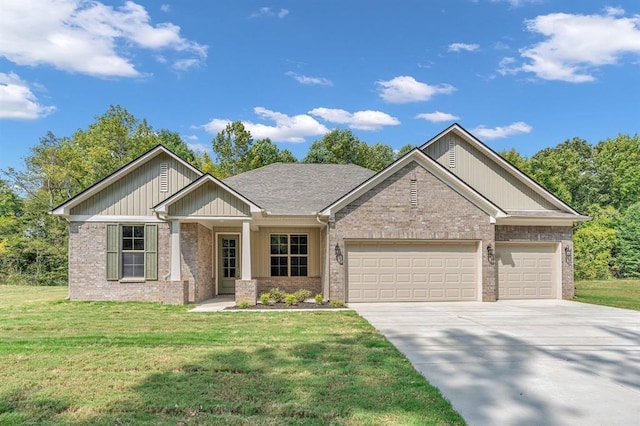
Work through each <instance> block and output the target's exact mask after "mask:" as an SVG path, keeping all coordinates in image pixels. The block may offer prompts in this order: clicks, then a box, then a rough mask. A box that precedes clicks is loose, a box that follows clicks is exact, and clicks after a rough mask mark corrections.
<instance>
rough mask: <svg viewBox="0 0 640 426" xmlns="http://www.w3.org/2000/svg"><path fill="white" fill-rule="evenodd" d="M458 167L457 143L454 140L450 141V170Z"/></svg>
mask: <svg viewBox="0 0 640 426" xmlns="http://www.w3.org/2000/svg"><path fill="white" fill-rule="evenodd" d="M455 166H456V142H455V141H454V140H453V139H449V168H451V169H453V168H454V167H455Z"/></svg>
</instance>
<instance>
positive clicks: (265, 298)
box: [260, 293, 271, 305]
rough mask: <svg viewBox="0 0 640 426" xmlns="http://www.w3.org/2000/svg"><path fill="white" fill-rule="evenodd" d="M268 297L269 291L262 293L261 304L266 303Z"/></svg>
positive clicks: (267, 302)
mask: <svg viewBox="0 0 640 426" xmlns="http://www.w3.org/2000/svg"><path fill="white" fill-rule="evenodd" d="M269 299H271V297H270V296H269V293H262V294H261V295H260V303H262V304H263V305H268V304H269Z"/></svg>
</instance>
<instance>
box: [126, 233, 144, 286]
mask: <svg viewBox="0 0 640 426" xmlns="http://www.w3.org/2000/svg"><path fill="white" fill-rule="evenodd" d="M133 277H135V278H140V277H142V278H144V225H123V226H122V278H133Z"/></svg>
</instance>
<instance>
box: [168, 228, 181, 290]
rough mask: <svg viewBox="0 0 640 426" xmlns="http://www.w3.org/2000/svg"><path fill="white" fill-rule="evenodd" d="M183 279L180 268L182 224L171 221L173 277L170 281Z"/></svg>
mask: <svg viewBox="0 0 640 426" xmlns="http://www.w3.org/2000/svg"><path fill="white" fill-rule="evenodd" d="M181 279H182V274H181V266H180V222H178V221H177V220H172V221H171V277H170V281H180V280H181Z"/></svg>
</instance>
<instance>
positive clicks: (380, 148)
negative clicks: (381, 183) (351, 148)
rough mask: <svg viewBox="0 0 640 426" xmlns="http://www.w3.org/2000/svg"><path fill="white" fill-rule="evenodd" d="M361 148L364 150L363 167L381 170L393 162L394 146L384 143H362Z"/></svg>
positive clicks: (362, 155) (362, 154)
mask: <svg viewBox="0 0 640 426" xmlns="http://www.w3.org/2000/svg"><path fill="white" fill-rule="evenodd" d="M360 149H361V150H362V151H363V152H362V153H361V154H360V155H361V157H360V158H361V159H362V160H361V161H362V164H359V165H360V166H362V167H366V168H367V169H370V170H375V171H376V172H379V171H380V170H382V169H384V168H385V167H387V166H388V165H389V164H391V163H393V148H391V147H390V146H389V145H385V144H383V143H377V144H375V145H367V144H366V143H362V144H361V145H360Z"/></svg>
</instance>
